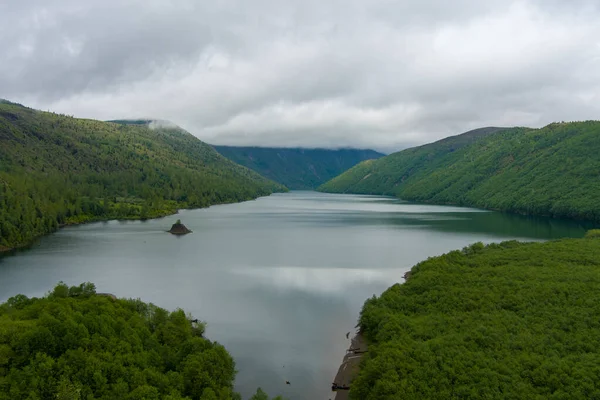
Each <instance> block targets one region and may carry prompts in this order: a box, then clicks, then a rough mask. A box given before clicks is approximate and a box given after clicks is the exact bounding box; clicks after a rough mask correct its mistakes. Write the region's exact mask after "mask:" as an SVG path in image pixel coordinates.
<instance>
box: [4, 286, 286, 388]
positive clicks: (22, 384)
mask: <svg viewBox="0 0 600 400" xmlns="http://www.w3.org/2000/svg"><path fill="white" fill-rule="evenodd" d="M192 319H193V320H194V322H192ZM204 328H205V325H204V323H202V322H198V320H197V319H195V318H193V317H192V316H191V315H186V314H185V312H184V311H183V310H181V309H178V310H176V311H174V312H169V311H167V310H165V309H162V308H160V307H157V306H155V305H153V304H149V303H144V302H142V301H141V300H139V299H138V300H134V299H117V298H115V297H114V296H113V295H110V294H104V295H101V294H96V288H95V286H94V284H92V283H83V284H81V285H79V286H72V287H68V286H67V285H65V284H64V283H60V284H58V285H57V286H56V287H55V288H54V290H52V291H51V292H50V293H48V295H47V296H45V297H43V298H28V297H26V296H24V295H16V296H14V297H11V298H10V299H9V300H8V301H7V302H6V303H4V304H0V400H5V399H6V400H16V399H107V400H108V399H130V400H137V399H156V400H158V399H165V400H214V399H241V397H240V395H239V394H238V393H235V392H234V391H233V382H234V378H235V372H236V371H235V363H234V360H233V359H232V357H231V356H230V355H229V353H228V352H227V350H225V348H224V347H223V346H221V345H220V344H218V343H216V342H212V341H210V340H208V339H206V338H205V337H204ZM259 394H263V396H262V397H261V396H259ZM252 399H267V400H268V397H266V395H264V392H262V391H260V390H259V392H258V393H257V395H255V396H253V397H252V398H251V400H252ZM277 399H279V398H277Z"/></svg>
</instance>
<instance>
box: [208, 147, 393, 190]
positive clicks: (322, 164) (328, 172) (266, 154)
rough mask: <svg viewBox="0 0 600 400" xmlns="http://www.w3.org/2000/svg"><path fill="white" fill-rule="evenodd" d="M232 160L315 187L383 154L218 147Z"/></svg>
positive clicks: (291, 185)
mask: <svg viewBox="0 0 600 400" xmlns="http://www.w3.org/2000/svg"><path fill="white" fill-rule="evenodd" d="M214 147H215V149H216V150H217V151H218V152H219V153H221V154H222V155H224V156H225V157H227V158H229V159H230V160H232V161H234V162H236V163H238V164H240V165H243V166H246V167H248V168H250V169H252V170H254V171H256V172H258V173H259V174H261V175H262V176H265V177H267V178H269V179H272V180H274V181H276V182H279V183H281V184H283V185H285V186H286V187H288V188H290V189H296V190H301V189H315V188H317V187H318V186H319V185H321V184H323V183H325V182H327V181H328V180H330V179H331V178H333V177H336V176H338V175H339V174H341V173H342V172H344V171H346V170H347V169H348V168H351V167H353V166H355V165H356V164H358V163H359V162H361V161H364V160H370V159H376V158H380V157H383V154H381V153H378V152H376V151H374V150H360V149H339V150H331V149H303V148H276V147H233V146H214Z"/></svg>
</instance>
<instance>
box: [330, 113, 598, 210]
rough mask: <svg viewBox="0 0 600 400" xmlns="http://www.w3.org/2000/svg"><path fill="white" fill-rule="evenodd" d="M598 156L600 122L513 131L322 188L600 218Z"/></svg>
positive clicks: (444, 145)
mask: <svg viewBox="0 0 600 400" xmlns="http://www.w3.org/2000/svg"><path fill="white" fill-rule="evenodd" d="M455 144H458V146H455ZM598 154H600V122H598V121H586V122H570V123H554V124H550V125H548V126H546V127H544V128H542V129H529V128H510V129H503V130H498V131H496V132H493V133H491V134H488V135H485V136H479V137H478V138H477V139H476V140H473V141H471V142H466V143H465V142H464V135H460V136H455V137H452V138H448V139H444V140H442V141H439V142H435V143H432V144H428V145H425V146H421V147H416V148H412V149H407V150H403V151H400V152H398V153H394V154H391V155H389V156H387V157H384V158H381V159H379V160H376V161H366V162H363V163H361V164H359V165H357V166H356V167H354V168H352V169H350V170H349V171H347V172H345V173H344V174H342V175H340V176H338V177H336V178H334V179H332V180H331V181H329V182H327V183H326V184H324V185H322V186H321V187H320V188H319V190H322V191H325V192H337V193H368V194H386V195H394V196H398V197H400V198H403V199H406V200H412V201H422V202H431V203H439V204H456V205H465V206H475V207H482V208H487V209H495V210H502V211H510V212H516V213H522V214H532V215H549V216H555V217H568V218H580V219H590V220H594V221H600V202H599V201H598V199H600V179H599V174H600V172H599V171H600V157H598Z"/></svg>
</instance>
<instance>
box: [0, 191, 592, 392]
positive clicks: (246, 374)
mask: <svg viewBox="0 0 600 400" xmlns="http://www.w3.org/2000/svg"><path fill="white" fill-rule="evenodd" d="M177 219H182V221H184V223H185V224H186V226H188V227H189V228H190V229H192V230H193V231H194V233H193V234H191V235H187V236H184V237H180V238H177V237H174V236H171V235H169V234H166V233H165V231H166V230H167V229H169V227H170V226H171V224H173V223H174V222H175V221H176V220H177ZM588 227H589V226H588V225H586V224H582V223H577V222H569V221H559V220H552V219H546V218H528V217H523V216H518V215H507V214H500V213H495V212H486V211H482V210H476V209H468V208H458V207H445V206H433V205H420V204H411V203H407V202H403V201H400V200H398V199H394V198H389V197H377V196H351V195H327V194H319V193H313V192H293V193H287V194H282V195H273V196H270V197H265V198H261V199H258V200H256V201H249V202H245V203H240V204H230V205H223V206H215V207H210V208H208V209H203V210H194V211H182V212H180V214H179V215H173V216H170V217H166V218H163V219H157V220H150V221H146V222H135V221H129V222H116V221H111V222H106V223H96V224H89V225H81V226H75V227H68V228H65V229H62V230H60V231H59V232H57V233H56V234H54V235H51V236H47V237H44V238H42V239H41V240H39V241H38V242H37V243H35V244H34V245H33V246H32V247H31V248H30V249H28V250H26V251H20V252H17V253H15V254H14V255H12V256H8V257H0V301H4V300H6V299H7V298H8V297H10V296H12V295H15V294H17V293H24V294H26V295H28V296H41V295H43V294H44V293H45V292H46V291H47V290H48V289H50V288H51V287H52V286H53V285H54V284H55V283H56V282H58V281H59V280H63V281H65V282H67V283H68V284H71V285H73V284H79V283H81V282H83V281H91V282H95V283H96V285H97V287H98V290H99V291H102V292H111V293H115V294H116V295H117V296H119V297H133V298H136V297H139V298H142V299H143V300H145V301H151V302H154V303H156V304H158V305H161V306H163V307H166V308H169V309H174V308H176V307H182V308H184V309H185V310H186V311H190V312H191V313H192V314H193V315H195V316H197V317H198V318H200V319H203V320H205V321H207V322H208V330H207V334H208V336H209V337H210V338H211V339H213V340H217V341H219V342H221V343H223V344H224V345H225V346H226V347H227V348H228V350H229V351H230V352H231V354H232V355H233V356H234V358H235V360H236V363H237V369H238V371H239V373H238V376H237V380H236V388H237V390H239V391H240V392H241V393H242V394H243V395H244V397H245V398H247V397H249V396H250V394H251V393H252V392H254V391H255V390H256V387H257V386H261V387H263V388H264V389H265V390H267V391H269V393H272V394H273V395H274V394H282V395H284V396H286V397H288V398H289V399H291V400H294V399H310V400H313V399H327V398H330V397H332V396H331V392H330V390H329V387H330V386H329V385H330V383H331V379H332V377H333V376H334V374H335V371H336V369H337V367H338V363H339V362H340V360H341V358H342V356H343V354H344V352H345V349H346V348H347V345H348V343H347V341H346V339H345V333H346V332H348V331H350V330H352V329H353V328H354V325H355V324H356V319H357V317H358V312H359V310H360V307H361V306H362V304H363V302H364V301H365V299H366V298H368V297H370V296H372V295H373V294H379V293H381V292H382V291H383V290H385V289H386V288H387V287H388V286H390V285H392V284H393V283H396V282H401V281H402V275H403V274H404V272H406V271H407V270H408V269H409V268H410V267H411V266H412V265H414V264H415V263H417V262H419V261H421V260H423V259H425V258H427V257H429V256H433V255H438V254H442V253H444V252H447V251H449V250H453V249H457V248H461V247H463V246H465V245H468V244H470V243H473V242H475V241H484V242H491V241H501V240H507V239H524V240H546V239H553V238H558V237H581V236H583V234H584V232H585V230H586V229H587V228H588ZM285 380H289V381H290V382H292V385H291V386H288V385H285Z"/></svg>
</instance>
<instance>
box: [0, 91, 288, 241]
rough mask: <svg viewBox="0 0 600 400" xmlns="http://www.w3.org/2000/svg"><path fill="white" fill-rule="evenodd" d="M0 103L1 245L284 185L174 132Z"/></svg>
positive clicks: (234, 198)
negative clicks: (69, 226)
mask: <svg viewBox="0 0 600 400" xmlns="http://www.w3.org/2000/svg"><path fill="white" fill-rule="evenodd" d="M157 126H158V127H157V128H155V129H152V128H154V126H153V125H152V124H146V123H140V124H118V123H108V122H101V121H94V120H86V119H76V118H72V117H69V116H65V115H58V114H54V113H49V112H42V111H37V110H33V109H30V108H27V107H24V106H21V105H18V104H14V103H10V102H7V101H3V102H2V103H0V250H1V249H7V248H13V247H17V246H21V245H24V244H27V243H28V242H30V241H31V240H32V239H33V238H35V237H36V236H39V235H42V234H45V233H48V232H52V231H54V230H56V229H57V227H59V226H60V225H62V224H70V223H79V222H86V221H94V220H103V219H113V218H121V219H124V218H141V219H144V218H152V217H157V216H161V215H166V214H169V213H173V212H175V211H176V210H177V209H178V208H195V207H206V206H209V205H211V204H217V203H227V202H236V201H242V200H249V199H253V198H256V197H259V196H263V195H267V194H269V193H271V192H273V191H283V190H285V188H284V187H283V186H281V185H279V184H277V183H275V182H272V181H269V180H268V179H266V178H263V177H262V176H260V175H258V174H257V173H255V172H254V171H251V170H249V169H247V168H244V167H242V166H239V165H236V164H234V163H233V162H231V161H229V160H228V159H226V158H225V157H223V156H221V155H220V154H219V153H217V152H216V151H215V150H214V149H213V148H212V147H211V146H209V145H207V144H205V143H203V142H202V141H200V140H198V139H197V138H195V137H194V136H193V135H191V134H189V133H187V132H185V131H184V130H182V129H180V128H161V127H160V126H161V125H160V124H159V125H157Z"/></svg>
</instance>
